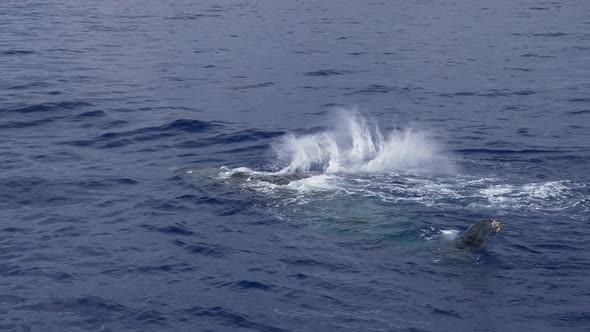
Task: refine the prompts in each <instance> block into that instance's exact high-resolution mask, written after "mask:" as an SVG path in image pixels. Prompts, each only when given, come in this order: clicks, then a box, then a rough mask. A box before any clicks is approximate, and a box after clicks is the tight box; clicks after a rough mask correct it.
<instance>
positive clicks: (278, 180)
mask: <svg viewBox="0 0 590 332" xmlns="http://www.w3.org/2000/svg"><path fill="white" fill-rule="evenodd" d="M311 176H312V174H305V173H302V174H257V173H249V172H234V173H233V174H232V175H231V178H232V179H235V180H243V181H261V182H267V183H272V184H275V185H279V186H286V185H288V184H289V183H291V182H293V181H298V180H302V179H307V178H309V177H311Z"/></svg>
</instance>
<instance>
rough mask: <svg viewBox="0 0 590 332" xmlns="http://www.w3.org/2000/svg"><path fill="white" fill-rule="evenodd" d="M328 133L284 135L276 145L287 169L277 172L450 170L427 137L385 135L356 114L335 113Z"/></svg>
mask: <svg viewBox="0 0 590 332" xmlns="http://www.w3.org/2000/svg"><path fill="white" fill-rule="evenodd" d="M339 114H340V115H339V120H340V125H339V126H338V127H337V128H336V129H334V130H331V131H326V132H321V133H315V134H308V135H303V136H296V135H287V136H285V137H283V139H282V140H281V142H280V143H278V144H276V145H275V149H276V150H277V152H278V155H279V159H280V160H282V161H283V162H284V164H286V165H287V166H286V167H284V168H283V169H282V170H281V171H280V172H279V173H296V172H320V173H328V174H330V173H382V172H396V173H402V174H413V173H416V174H433V173H435V174H436V173H449V172H452V170H453V165H452V164H451V162H450V161H449V158H447V157H446V156H445V155H444V154H443V153H442V152H441V149H440V147H439V145H438V144H437V143H436V142H434V141H432V140H431V139H429V138H428V137H427V133H426V132H423V131H417V130H414V129H411V128H408V129H393V130H390V131H387V132H384V131H383V130H382V129H381V128H380V127H379V125H377V124H376V123H375V124H370V123H369V122H368V121H367V119H366V118H365V117H363V116H362V115H361V114H360V113H359V112H357V111H342V112H340V113H339Z"/></svg>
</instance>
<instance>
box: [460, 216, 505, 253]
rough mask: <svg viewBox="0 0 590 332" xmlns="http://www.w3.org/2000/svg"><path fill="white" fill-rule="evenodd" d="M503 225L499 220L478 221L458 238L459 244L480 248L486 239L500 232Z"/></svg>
mask: <svg viewBox="0 0 590 332" xmlns="http://www.w3.org/2000/svg"><path fill="white" fill-rule="evenodd" d="M501 229H502V225H501V224H500V222H499V221H496V220H491V219H484V220H482V221H480V222H477V223H475V224H473V225H471V226H469V228H467V230H466V231H465V232H464V233H463V234H461V236H460V237H459V238H458V239H457V242H458V243H457V244H459V245H460V246H463V247H472V248H479V247H482V246H484V245H485V243H486V239H487V237H488V236H489V235H491V234H496V233H499V232H500V230H501Z"/></svg>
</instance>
